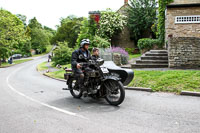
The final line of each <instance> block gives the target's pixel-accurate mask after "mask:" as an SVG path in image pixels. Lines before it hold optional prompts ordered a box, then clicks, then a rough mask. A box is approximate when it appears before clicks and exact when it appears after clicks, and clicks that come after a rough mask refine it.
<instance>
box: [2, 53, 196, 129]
mask: <svg viewBox="0 0 200 133" xmlns="http://www.w3.org/2000/svg"><path fill="white" fill-rule="evenodd" d="M46 60H47V56H43V57H37V58H35V59H34V60H33V61H29V62H26V63H23V64H19V65H15V66H12V67H9V68H1V69H0V133H199V132H200V98H199V97H188V96H179V95H174V94H171V93H149V92H139V91H128V90H126V99H125V101H124V102H123V103H122V104H121V105H120V106H119V107H115V106H110V105H109V104H107V103H106V101H104V99H100V100H93V99H90V98H82V99H74V98H72V96H71V95H70V93H69V92H68V91H64V90H62V88H63V87H66V85H65V83H64V82H62V81H57V80H54V79H51V78H48V77H45V76H43V75H41V74H40V73H38V72H37V71H36V66H37V65H38V64H39V63H41V62H43V61H46Z"/></svg>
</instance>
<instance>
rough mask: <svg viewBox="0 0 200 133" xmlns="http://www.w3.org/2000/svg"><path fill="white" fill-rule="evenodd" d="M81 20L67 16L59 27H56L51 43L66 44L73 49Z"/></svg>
mask: <svg viewBox="0 0 200 133" xmlns="http://www.w3.org/2000/svg"><path fill="white" fill-rule="evenodd" d="M81 21H82V18H77V17H75V16H68V17H67V18H65V19H61V25H60V26H59V27H58V30H57V33H56V35H55V36H54V37H53V39H52V41H51V43H52V44H56V43H57V42H64V41H66V42H68V46H69V47H70V48H73V47H75V44H76V40H77V38H78V34H79V32H80V26H81Z"/></svg>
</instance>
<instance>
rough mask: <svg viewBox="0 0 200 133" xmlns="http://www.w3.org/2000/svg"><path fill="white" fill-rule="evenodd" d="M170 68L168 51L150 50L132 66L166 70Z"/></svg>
mask: <svg viewBox="0 0 200 133" xmlns="http://www.w3.org/2000/svg"><path fill="white" fill-rule="evenodd" d="M166 67H168V53H167V50H150V51H148V52H146V53H145V54H143V55H142V56H141V58H140V59H137V60H136V62H135V63H132V64H131V68H166Z"/></svg>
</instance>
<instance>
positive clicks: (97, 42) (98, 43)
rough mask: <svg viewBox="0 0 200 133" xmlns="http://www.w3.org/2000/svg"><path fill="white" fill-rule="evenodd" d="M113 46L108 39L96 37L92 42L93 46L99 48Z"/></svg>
mask: <svg viewBox="0 0 200 133" xmlns="http://www.w3.org/2000/svg"><path fill="white" fill-rule="evenodd" d="M110 45H111V44H110V42H109V41H108V40H107V39H104V38H101V37H99V36H97V35H96V36H94V39H93V40H92V46H93V47H98V48H107V47H109V46H110Z"/></svg>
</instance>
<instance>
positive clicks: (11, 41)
mask: <svg viewBox="0 0 200 133" xmlns="http://www.w3.org/2000/svg"><path fill="white" fill-rule="evenodd" d="M29 40H30V38H29V37H28V36H27V34H26V31H25V29H24V25H23V23H22V21H21V20H20V19H19V18H17V16H16V15H13V14H12V13H10V12H9V11H6V10H3V9H0V64H1V60H2V59H5V58H7V57H8V56H9V55H10V54H11V51H12V50H17V49H19V47H20V45H23V44H25V43H26V42H28V41H29Z"/></svg>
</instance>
